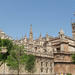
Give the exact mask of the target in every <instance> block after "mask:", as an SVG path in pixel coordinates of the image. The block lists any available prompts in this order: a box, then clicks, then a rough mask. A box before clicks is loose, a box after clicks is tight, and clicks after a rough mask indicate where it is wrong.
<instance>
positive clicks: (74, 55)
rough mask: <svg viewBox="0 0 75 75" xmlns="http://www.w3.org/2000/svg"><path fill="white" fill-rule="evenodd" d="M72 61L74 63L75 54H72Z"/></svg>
mask: <svg viewBox="0 0 75 75" xmlns="http://www.w3.org/2000/svg"><path fill="white" fill-rule="evenodd" d="M72 61H73V63H74V64H75V54H72Z"/></svg>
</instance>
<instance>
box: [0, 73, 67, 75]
mask: <svg viewBox="0 0 75 75" xmlns="http://www.w3.org/2000/svg"><path fill="white" fill-rule="evenodd" d="M0 75H67V74H66V73H58V74H0Z"/></svg>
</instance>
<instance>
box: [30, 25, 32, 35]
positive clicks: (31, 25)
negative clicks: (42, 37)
mask: <svg viewBox="0 0 75 75" xmlns="http://www.w3.org/2000/svg"><path fill="white" fill-rule="evenodd" d="M30 34H32V24H31V25H30Z"/></svg>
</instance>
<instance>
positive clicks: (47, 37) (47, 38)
mask: <svg viewBox="0 0 75 75" xmlns="http://www.w3.org/2000/svg"><path fill="white" fill-rule="evenodd" d="M48 40H49V36H48V33H46V41H48Z"/></svg>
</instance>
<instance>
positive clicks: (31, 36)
mask: <svg viewBox="0 0 75 75" xmlns="http://www.w3.org/2000/svg"><path fill="white" fill-rule="evenodd" d="M29 40H30V41H33V32H32V24H31V26H30V34H29Z"/></svg>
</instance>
